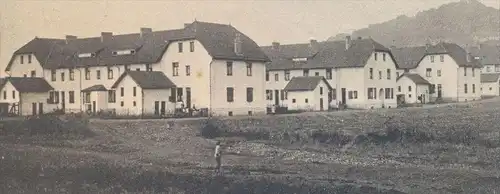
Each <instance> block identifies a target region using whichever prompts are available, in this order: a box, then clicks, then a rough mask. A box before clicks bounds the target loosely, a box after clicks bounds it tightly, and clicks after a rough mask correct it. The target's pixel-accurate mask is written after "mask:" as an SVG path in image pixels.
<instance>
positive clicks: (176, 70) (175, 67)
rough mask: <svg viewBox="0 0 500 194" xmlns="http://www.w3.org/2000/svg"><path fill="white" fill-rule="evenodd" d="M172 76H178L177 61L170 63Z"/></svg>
mask: <svg viewBox="0 0 500 194" xmlns="http://www.w3.org/2000/svg"><path fill="white" fill-rule="evenodd" d="M172 76H179V63H178V62H173V63H172Z"/></svg>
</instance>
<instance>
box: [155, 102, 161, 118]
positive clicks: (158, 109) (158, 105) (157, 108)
mask: <svg viewBox="0 0 500 194" xmlns="http://www.w3.org/2000/svg"><path fill="white" fill-rule="evenodd" d="M159 114H160V102H159V101H155V115H159Z"/></svg>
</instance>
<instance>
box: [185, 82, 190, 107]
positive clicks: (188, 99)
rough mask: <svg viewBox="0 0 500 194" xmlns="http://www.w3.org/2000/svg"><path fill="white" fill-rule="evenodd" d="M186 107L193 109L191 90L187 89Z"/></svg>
mask: <svg viewBox="0 0 500 194" xmlns="http://www.w3.org/2000/svg"><path fill="white" fill-rule="evenodd" d="M186 107H187V108H191V88H189V87H188V88H186Z"/></svg>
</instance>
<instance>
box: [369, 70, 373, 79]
mask: <svg viewBox="0 0 500 194" xmlns="http://www.w3.org/2000/svg"><path fill="white" fill-rule="evenodd" d="M370 79H373V68H370Z"/></svg>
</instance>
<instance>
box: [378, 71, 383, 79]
mask: <svg viewBox="0 0 500 194" xmlns="http://www.w3.org/2000/svg"><path fill="white" fill-rule="evenodd" d="M378 79H382V71H378Z"/></svg>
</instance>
